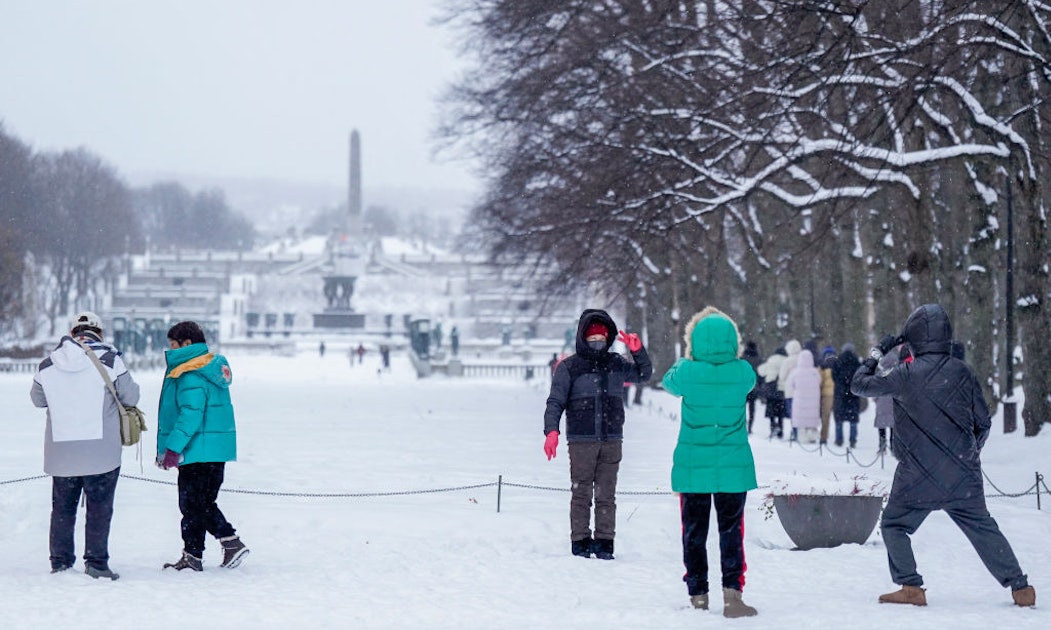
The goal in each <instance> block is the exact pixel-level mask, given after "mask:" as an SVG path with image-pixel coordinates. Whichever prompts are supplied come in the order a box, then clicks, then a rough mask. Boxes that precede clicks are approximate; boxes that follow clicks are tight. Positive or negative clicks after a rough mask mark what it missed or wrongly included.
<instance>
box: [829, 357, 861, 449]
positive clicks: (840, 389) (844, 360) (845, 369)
mask: <svg viewBox="0 0 1051 630" xmlns="http://www.w3.org/2000/svg"><path fill="white" fill-rule="evenodd" d="M859 365H861V362H860V361H858V355H856V354H855V353H854V344H852V343H847V344H844V345H843V350H842V351H841V352H840V353H839V358H837V359H836V364H835V365H834V366H832V380H833V383H834V388H835V393H834V400H833V403H832V415H833V417H834V419H835V421H836V446H843V424H844V423H846V424H849V425H850V427H849V428H850V448H854V447H855V446H857V443H858V418H859V416H860V415H861V399H859V398H858V397H857V396H856V395H855V394H854V393H853V392H851V391H850V381H851V379H852V378H854V372H856V371H857V369H858V366H859Z"/></svg>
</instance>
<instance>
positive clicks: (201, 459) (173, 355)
mask: <svg viewBox="0 0 1051 630" xmlns="http://www.w3.org/2000/svg"><path fill="white" fill-rule="evenodd" d="M168 345H169V350H167V351H166V352H165V355H164V357H165V361H166V363H167V369H166V371H165V373H164V383H163V384H162V385H161V398H160V404H159V406H158V409H157V465H158V466H160V467H161V468H163V469H165V470H168V469H170V468H178V469H179V511H180V512H182V528H181V529H182V540H183V551H182V557H181V558H179V560H177V561H176V562H174V563H166V564H165V565H164V568H165V569H167V568H169V567H170V568H173V569H176V570H178V571H181V570H183V569H191V570H193V571H202V570H203V569H204V567H203V560H202V558H203V556H204V539H205V533H209V534H211V535H212V536H215V537H216V538H218V539H219V544H220V545H221V547H222V550H223V560H222V562H221V564H220V565H219V566H221V567H225V568H228V569H233V568H236V567H237V566H238V565H240V564H241V561H242V560H244V557H245V556H246V555H247V554H248V548H247V547H245V544H244V543H243V542H241V539H240V537H239V536H238V535H237V533H236V531H235V530H234V527H233V525H231V524H230V522H229V521H227V520H226V517H225V516H224V515H223V513H222V511H220V510H219V506H218V505H217V504H216V502H215V501H216V498H217V497H218V496H219V489H220V488H221V487H222V485H223V475H224V473H225V470H226V462H230V461H234V460H236V459H237V428H236V426H235V425H234V407H233V403H231V401H230V383H231V382H232V381H233V374H232V373H231V372H230V364H229V363H228V362H227V361H226V357H224V356H223V355H221V354H212V353H210V352H209V351H208V346H207V344H206V343H205V339H204V331H203V330H201V327H200V326H198V325H197V323H196V322H190V321H187V322H179V323H178V324H175V325H174V326H172V327H171V329H169V330H168Z"/></svg>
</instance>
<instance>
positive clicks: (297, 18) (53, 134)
mask: <svg viewBox="0 0 1051 630" xmlns="http://www.w3.org/2000/svg"><path fill="white" fill-rule="evenodd" d="M435 12H436V3H435V1H434V0H286V1H277V0H178V1H170V2H169V1H166V2H160V1H156V2H155V1H141V0H97V1H93V2H77V1H74V0H47V1H39V2H38V1H32V0H25V1H12V0H3V1H0V25H2V31H3V35H2V36H0V121H2V122H3V124H4V128H5V129H6V131H7V132H8V133H10V134H13V135H15V136H16V137H18V138H19V139H21V140H22V141H23V142H26V143H28V144H29V145H31V146H32V147H33V148H34V149H37V150H56V149H65V148H72V147H77V146H85V147H87V148H88V149H90V150H91V151H93V152H95V153H96V154H98V155H100V156H101V157H103V158H104V159H105V160H107V161H108V162H110V163H111V164H113V165H114V166H115V167H116V168H117V169H118V170H119V171H120V172H121V173H122V174H124V175H141V174H147V173H164V174H169V175H177V174H180V173H183V174H198V175H208V176H218V177H252V178H254V177H266V178H280V179H287V180H293V181H304V182H316V183H326V184H335V185H341V186H342V185H345V183H346V177H347V176H346V173H347V159H348V158H347V154H348V153H347V146H348V136H349V133H350V130H351V129H352V128H357V129H358V130H359V131H360V133H361V136H362V154H363V155H362V159H363V169H362V170H363V179H364V184H365V186H366V187H371V186H391V187H402V186H405V187H427V188H431V187H442V188H457V189H465V190H474V189H476V188H477V187H478V183H477V181H476V180H475V179H474V178H473V177H472V175H471V174H470V172H469V169H468V168H467V166H466V165H465V164H462V163H447V164H444V165H443V164H439V163H436V162H434V161H432V159H431V142H430V135H431V133H432V131H433V129H434V127H435V124H436V121H437V118H436V116H437V107H436V106H435V104H434V101H435V98H436V97H437V96H438V94H439V93H440V91H441V89H442V87H443V86H444V85H445V84H446V83H448V82H449V81H451V80H452V79H453V78H455V76H456V75H457V73H458V72H459V71H460V70H461V69H462V62H460V61H459V60H458V59H457V58H456V55H455V52H454V49H453V48H452V46H451V45H450V44H451V41H452V36H451V34H449V33H446V32H443V31H441V30H439V29H437V28H434V27H431V26H430V25H429V22H430V20H431V18H432V17H433V16H434V14H435Z"/></svg>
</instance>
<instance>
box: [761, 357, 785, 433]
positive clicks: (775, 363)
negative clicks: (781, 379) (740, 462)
mask: <svg viewBox="0 0 1051 630" xmlns="http://www.w3.org/2000/svg"><path fill="white" fill-rule="evenodd" d="M784 360H785V349H784V348H783V347H782V348H778V349H777V350H775V351H774V353H773V354H771V355H770V356H769V357H767V359H766V361H763V363H762V364H761V365H760V366H759V367H757V368H756V370H755V371H756V373H758V374H759V376H760V377H761V378H762V379H763V383H762V385H761V386H760V394H761V395H762V396H763V398H764V399H765V400H764V402H765V403H766V417H767V418H768V419H769V420H770V439H773V438H774V437H775V436H776V437H777V438H778V439H781V438H782V437H784V417H785V397H784V394H783V393H782V390H781V388H780V387H778V385H779V383H778V376H779V375H780V374H781V364H782V363H783V362H784Z"/></svg>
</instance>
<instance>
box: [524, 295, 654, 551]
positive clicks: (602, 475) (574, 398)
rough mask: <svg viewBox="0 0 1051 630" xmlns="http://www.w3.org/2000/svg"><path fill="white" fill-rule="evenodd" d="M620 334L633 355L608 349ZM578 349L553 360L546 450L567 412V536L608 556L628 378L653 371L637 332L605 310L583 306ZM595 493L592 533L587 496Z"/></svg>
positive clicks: (551, 449) (640, 378)
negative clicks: (620, 324) (621, 325)
mask: <svg viewBox="0 0 1051 630" xmlns="http://www.w3.org/2000/svg"><path fill="white" fill-rule="evenodd" d="M615 338H618V339H619V340H620V341H621V342H623V343H624V345H625V346H627V348H628V350H629V351H630V352H631V356H632V359H633V361H629V360H627V359H626V358H624V357H622V356H620V355H619V354H616V353H614V352H610V351H609V348H610V346H612V345H613V340H614V339H615ZM576 349H577V351H576V354H573V355H570V356H568V357H566V358H565V359H564V360H563V361H561V362H560V363H559V364H558V365H557V366H556V367H555V373H554V375H553V376H552V377H551V393H550V395H549V396H548V398H547V409H546V411H545V412H544V435H545V436H546V438H545V440H544V453H546V454H547V458H548V459H549V460H550V459H551V458H552V457H554V456H555V449H556V448H557V447H558V435H559V432H558V427H559V423H560V422H561V419H562V413H563V412H565V414H566V442H567V443H568V444H569V476H570V481H571V482H572V490H573V493H572V498H571V499H570V502H569V525H570V542H571V547H570V548H571V551H572V552H573V555H576V556H581V557H585V558H587V557H590V556H591V555H592V554H594V555H595V557H597V558H602V559H604V560H612V559H613V536H614V529H615V525H616V520H617V518H616V516H617V506H616V502H615V495H616V490H617V472H618V471H619V469H620V458H621V442H622V440H623V438H624V396H625V391H626V390H625V387H624V383H625V382H631V383H643V382H645V381H647V380H649V378H650V376H651V375H652V374H653V364H652V363H651V362H650V357H649V354H647V353H646V349H645V348H643V347H642V341H641V340H640V339H639V336H638V335H636V334H629V333H626V332H624V331H620V334H619V337H618V336H617V326H616V324H614V323H613V318H612V317H610V316H609V314H608V313H606V312H605V311H602V310H598V309H587V310H585V311H584V312H583V313H582V314H581V315H580V320H579V321H578V322H577V334H576ZM592 498H594V500H595V534H594V538H592V534H591V501H592Z"/></svg>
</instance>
